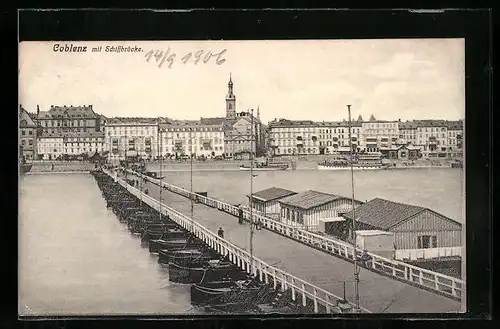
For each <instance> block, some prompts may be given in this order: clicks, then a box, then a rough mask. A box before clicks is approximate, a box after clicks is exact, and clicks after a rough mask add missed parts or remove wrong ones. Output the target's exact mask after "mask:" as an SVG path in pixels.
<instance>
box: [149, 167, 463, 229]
mask: <svg viewBox="0 0 500 329" xmlns="http://www.w3.org/2000/svg"><path fill="white" fill-rule="evenodd" d="M219 166H220V169H222V170H219V171H216V170H214V168H213V167H209V166H208V165H201V164H196V165H195V166H194V167H193V168H194V169H193V191H196V192H208V195H209V196H212V197H214V198H218V199H221V200H224V201H227V202H229V203H231V204H239V203H241V204H246V203H247V202H248V199H247V197H246V195H248V194H250V172H249V171H239V170H238V168H237V166H234V165H229V164H219ZM303 166H304V165H303ZM148 170H151V171H159V170H160V166H159V165H158V164H153V165H149V166H148ZM162 175H163V176H164V177H165V181H167V182H169V183H171V184H174V185H178V186H182V187H185V188H187V189H190V185H191V181H190V180H191V172H190V166H189V165H188V164H183V165H180V164H163V172H162ZM463 176H464V172H463V170H462V169H456V168H444V167H443V168H410V169H394V170H373V171H355V172H354V187H355V198H356V199H358V200H361V201H367V200H371V199H373V198H377V197H378V198H383V199H388V200H391V201H394V202H401V203H407V204H412V205H416V206H423V207H427V208H430V209H432V210H434V211H436V212H438V213H441V214H443V215H445V216H447V217H450V218H452V219H454V220H456V221H459V222H462V223H463V222H464V220H463V216H464V209H463V204H464V200H465V198H464V177H463ZM272 186H275V187H281V188H286V189H290V190H292V191H295V192H301V191H305V190H317V191H321V192H327V193H332V194H337V195H342V196H347V197H351V196H352V189H351V172H350V171H349V170H345V171H344V170H342V171H318V170H310V169H309V168H308V169H304V170H287V171H260V172H254V179H253V191H254V192H257V191H259V190H263V189H266V188H269V187H272Z"/></svg>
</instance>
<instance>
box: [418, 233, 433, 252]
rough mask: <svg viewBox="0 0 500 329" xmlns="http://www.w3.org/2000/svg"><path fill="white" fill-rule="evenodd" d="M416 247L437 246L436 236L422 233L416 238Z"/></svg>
mask: <svg viewBox="0 0 500 329" xmlns="http://www.w3.org/2000/svg"><path fill="white" fill-rule="evenodd" d="M417 243H418V249H427V248H437V236H435V235H422V236H419V237H418V238H417Z"/></svg>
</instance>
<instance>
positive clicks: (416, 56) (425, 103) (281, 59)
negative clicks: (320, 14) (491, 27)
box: [19, 39, 465, 122]
mask: <svg viewBox="0 0 500 329" xmlns="http://www.w3.org/2000/svg"><path fill="white" fill-rule="evenodd" d="M56 44H59V45H61V46H63V47H64V46H65V45H68V46H70V45H73V46H87V50H88V51H87V52H59V51H54V46H55V45H56ZM118 45H123V46H125V47H127V46H132V47H134V46H137V47H140V48H142V52H136V53H126V52H122V53H116V52H114V53H112V52H105V47H106V46H118ZM98 46H102V52H92V51H91V48H92V47H98ZM168 48H170V54H173V53H175V54H176V57H175V59H174V61H173V63H172V66H171V67H170V68H169V67H168V63H169V62H168V61H165V62H164V64H163V66H162V67H159V66H158V64H157V62H156V60H155V57H152V58H151V59H150V60H149V62H148V61H147V60H146V55H147V53H148V52H149V51H150V50H164V51H166V50H167V49H168ZM224 49H225V50H226V51H225V52H224V53H223V55H222V57H221V59H224V60H225V61H223V63H221V64H217V63H216V57H215V56H212V57H211V58H210V59H209V60H208V61H207V63H203V61H202V60H201V61H200V62H199V63H198V64H195V63H194V61H193V58H194V54H195V53H196V52H197V51H200V50H203V51H204V54H206V53H207V52H208V51H210V52H211V53H212V54H217V53H219V52H221V51H222V50H224ZM190 52H191V53H193V57H191V60H190V61H188V62H187V63H185V64H184V63H183V62H182V60H181V58H182V57H184V56H185V55H186V54H188V53H190ZM204 54H203V55H204ZM203 55H202V59H203V57H204V56H203ZM464 60H465V48H464V39H399V40H396V39H392V40H391V39H378V40H290V41H265V40H262V41H156V42H155V41H147V42H129V41H127V42H107V41H103V42H82V41H78V42H71V41H68V42H22V43H20V45H19V102H20V104H22V105H23V107H24V108H26V109H27V110H28V111H30V112H35V111H36V107H37V105H39V107H40V110H42V111H43V110H48V109H50V106H51V105H59V106H63V105H66V106H70V105H73V106H78V105H90V104H92V105H93V109H94V111H95V112H97V113H100V114H103V115H105V116H107V117H113V116H141V117H158V116H162V117H170V118H174V119H199V118H200V117H215V116H219V117H221V116H225V97H226V93H227V83H228V80H229V75H230V74H231V76H232V80H233V83H234V93H235V95H236V107H237V110H238V111H245V110H249V109H251V108H253V109H257V107H259V109H260V118H261V120H262V121H263V122H268V121H270V120H274V119H275V118H278V119H279V118H287V119H291V120H314V121H337V120H342V119H344V118H345V119H347V106H346V105H347V104H350V105H351V111H352V117H353V118H357V117H358V115H359V114H361V115H362V116H363V119H365V120H367V119H369V117H370V115H371V114H373V115H374V116H375V117H376V118H377V119H380V120H397V119H401V120H403V121H404V120H413V119H445V120H458V119H463V118H464V117H465V64H464Z"/></svg>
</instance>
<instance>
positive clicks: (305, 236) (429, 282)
mask: <svg viewBox="0 0 500 329" xmlns="http://www.w3.org/2000/svg"><path fill="white" fill-rule="evenodd" d="M129 172H130V173H131V174H134V175H140V176H142V177H143V178H145V179H147V180H149V181H150V182H152V183H154V184H156V185H160V184H161V185H162V187H163V188H165V189H167V190H168V191H171V192H173V193H176V194H179V195H182V196H184V197H186V198H194V199H195V200H196V202H198V203H202V204H205V205H207V206H209V207H212V208H216V209H219V210H220V211H224V212H226V213H229V214H231V215H234V216H238V215H239V208H238V207H236V206H234V205H231V204H228V203H225V202H223V201H220V200H216V199H212V198H209V197H204V196H201V195H198V194H196V193H194V192H190V191H188V190H186V189H183V188H181V187H178V186H175V185H172V184H168V183H165V182H162V181H160V180H159V179H154V178H151V177H149V176H145V175H142V174H140V173H137V172H133V171H130V170H129ZM243 216H244V219H245V220H247V221H249V220H250V212H249V211H247V210H243ZM253 221H254V222H255V223H257V222H259V223H260V224H261V225H262V227H263V228H266V229H268V230H270V231H273V232H276V233H278V234H281V235H284V236H286V237H289V238H291V239H293V240H297V241H300V242H302V243H304V244H306V245H309V246H312V247H314V248H318V249H321V250H324V251H326V252H328V253H330V254H333V255H335V256H339V257H341V258H343V259H346V260H349V261H354V257H355V254H357V255H358V257H359V256H360V255H362V254H363V253H364V251H363V250H360V249H357V248H354V246H352V245H350V244H348V243H345V242H343V241H338V240H334V239H331V238H329V237H325V236H322V235H319V234H316V233H313V232H309V231H306V230H303V229H299V228H297V227H293V226H291V225H288V224H285V223H281V222H279V221H276V220H274V219H271V218H268V217H264V216H262V215H259V214H255V213H254V214H253ZM368 255H369V256H370V257H371V260H370V261H369V262H368V264H367V266H368V267H370V268H371V269H372V270H374V271H376V272H378V273H381V274H384V275H387V276H390V277H393V278H396V279H398V280H402V281H406V282H408V283H411V284H413V285H416V286H419V287H421V288H425V289H428V290H431V291H435V292H438V293H441V294H443V295H445V296H448V297H450V298H453V299H456V300H461V298H462V292H463V291H464V289H465V282H464V281H463V280H460V279H457V278H454V277H451V276H448V275H445V274H441V273H437V272H433V271H430V270H426V269H423V268H420V267H417V266H414V265H410V264H406V263H404V262H400V261H397V260H393V259H388V258H384V257H382V256H380V255H377V254H373V253H368Z"/></svg>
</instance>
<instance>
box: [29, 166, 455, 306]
mask: <svg viewBox="0 0 500 329" xmlns="http://www.w3.org/2000/svg"><path fill="white" fill-rule="evenodd" d="M169 168H170V169H172V167H169ZM152 169H153V170H154V169H155V168H154V166H153V167H152ZM156 169H158V168H156ZM165 169H168V168H165ZM255 174H256V175H257V176H256V177H254V191H258V190H261V189H265V188H268V187H271V186H277V187H283V188H288V189H291V190H294V191H303V190H308V189H314V190H319V191H324V192H329V193H335V194H340V195H345V196H350V195H351V194H350V193H351V185H350V173H349V172H348V171H346V172H342V171H337V172H327V171H325V172H319V171H314V170H297V171H283V172H257V173H255ZM164 176H165V180H166V181H168V182H169V183H172V184H175V185H179V186H183V187H187V188H189V186H190V178H191V175H190V172H189V171H181V172H174V171H165V172H164ZM462 176H463V172H462V170H460V169H449V168H447V169H444V168H443V169H437V168H432V169H405V170H391V171H371V172H368V171H367V172H356V173H355V186H356V198H357V199H360V200H369V199H372V198H375V197H381V198H386V199H389V200H393V201H396V202H404V203H410V204H415V205H420V206H425V207H429V208H431V209H433V210H435V211H437V212H440V213H442V214H444V215H446V216H449V217H451V218H452V219H455V220H458V221H462V204H463V190H462V185H463V180H462ZM193 190H195V191H206V192H208V194H209V196H213V197H216V198H219V199H222V200H225V201H228V202H230V203H233V204H235V203H246V200H245V195H246V194H248V193H249V192H250V174H249V172H240V171H237V170H227V171H213V170H206V171H203V170H200V171H194V172H193ZM19 214H20V216H19V312H20V314H21V315H133V314H143V315H144V314H149V315H153V314H197V313H200V312H201V311H200V310H197V309H195V308H192V307H191V306H190V303H189V299H190V297H189V285H182V284H175V283H171V282H169V281H168V272H167V271H166V269H164V268H162V267H161V266H159V265H158V263H157V257H156V256H152V255H150V254H149V251H148V250H147V249H146V248H143V247H141V244H140V239H139V238H138V237H136V236H133V235H131V234H130V233H129V231H128V230H127V228H126V225H124V224H122V223H120V222H119V221H118V219H117V218H116V216H115V215H114V214H113V213H112V212H111V210H108V209H106V204H105V201H104V199H103V198H102V196H101V193H100V191H99V188H98V187H97V184H96V183H95V180H94V178H93V177H92V176H91V175H89V174H84V173H82V174H34V175H25V176H22V177H21V179H20V209H19Z"/></svg>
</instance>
